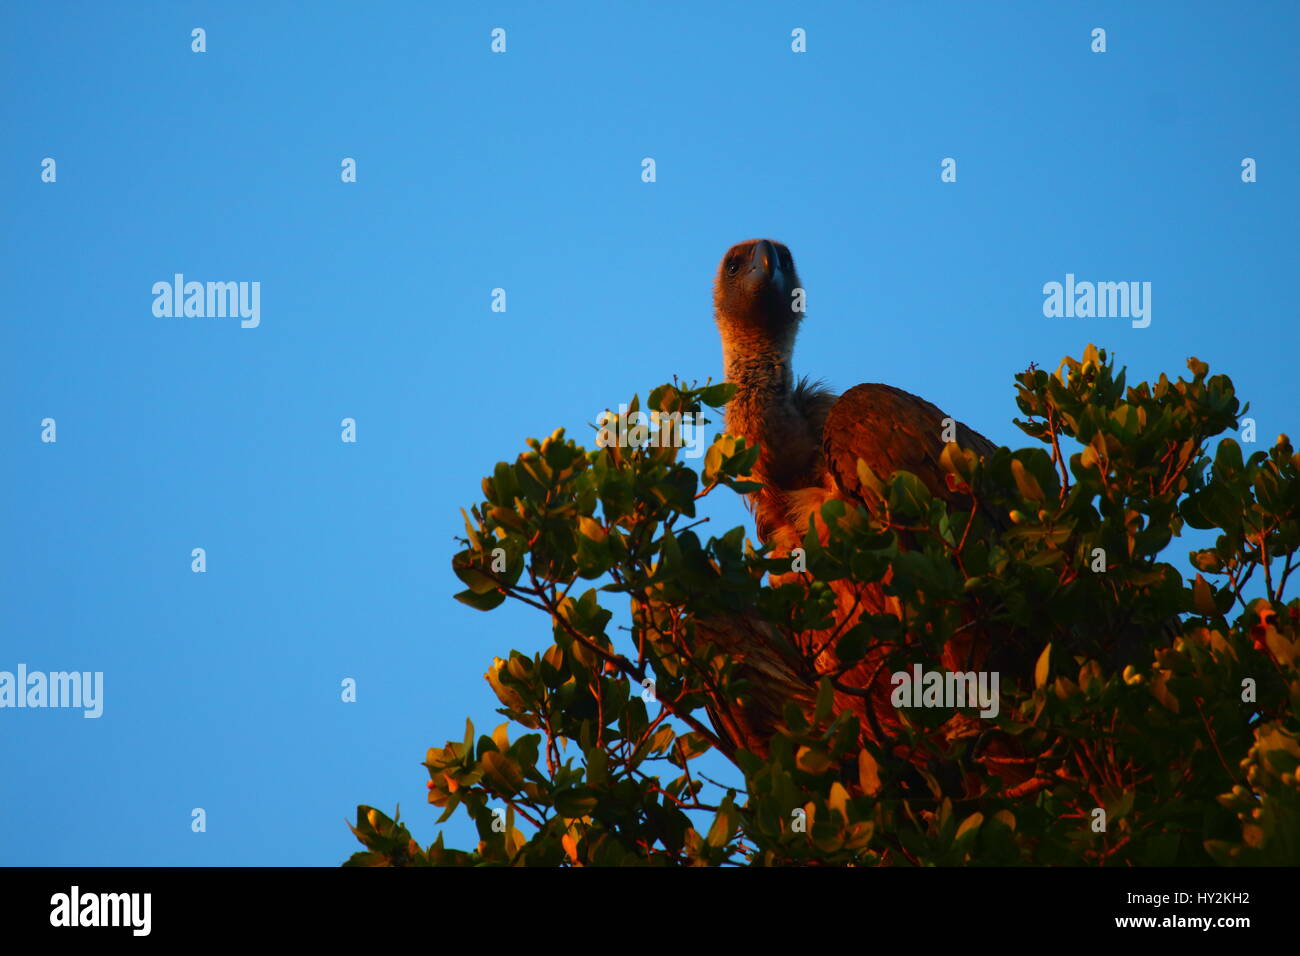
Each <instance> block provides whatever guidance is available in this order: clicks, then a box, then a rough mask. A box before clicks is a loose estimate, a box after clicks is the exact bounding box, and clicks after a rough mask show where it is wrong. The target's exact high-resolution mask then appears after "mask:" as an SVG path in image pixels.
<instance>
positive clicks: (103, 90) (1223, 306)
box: [0, 2, 1300, 865]
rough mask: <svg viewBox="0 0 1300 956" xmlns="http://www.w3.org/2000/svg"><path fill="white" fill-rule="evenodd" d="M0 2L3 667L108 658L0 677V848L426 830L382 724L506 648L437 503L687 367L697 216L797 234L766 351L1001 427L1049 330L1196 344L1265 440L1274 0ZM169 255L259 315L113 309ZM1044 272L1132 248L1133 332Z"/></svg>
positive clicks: (751, 232)
mask: <svg viewBox="0 0 1300 956" xmlns="http://www.w3.org/2000/svg"><path fill="white" fill-rule="evenodd" d="M0 17H2V21H3V22H2V27H3V28H2V29H0V80H2V83H0V104H3V119H4V126H5V129H6V135H5V138H4V145H3V148H0V190H2V191H3V192H2V195H0V209H2V210H3V217H4V229H3V232H2V233H0V237H2V238H0V242H3V243H4V250H3V253H4V254H3V262H4V270H3V292H4V302H5V318H4V321H3V323H0V355H3V360H4V366H3V370H2V371H3V374H2V375H0V383H2V384H0V389H2V395H3V401H2V402H0V440H2V441H3V445H4V449H5V452H4V455H3V456H0V480H2V486H3V488H4V492H5V493H4V494H3V497H2V498H0V501H2V502H3V503H2V504H0V508H2V509H3V528H4V531H3V535H4V537H3V542H4V543H3V549H2V550H0V602H2V606H3V611H2V612H0V670H13V669H14V668H15V667H16V666H17V665H18V664H19V663H25V664H26V665H27V666H28V667H29V668H30V669H33V670H45V671H55V670H68V669H75V670H84V671H103V672H104V673H105V710H104V715H103V717H101V718H100V719H98V720H86V719H83V718H82V717H81V715H80V713H79V712H75V711H60V710H44V711H39V710H22V711H18V710H0V766H3V767H4V768H5V769H4V772H3V773H0V811H3V812H4V815H5V818H6V819H7V820H9V821H10V826H8V827H6V829H5V834H4V836H3V838H2V839H0V863H3V864H85V865H106V864H137V865H148V864H179V865H187V864H198V865H226V864H307V865H333V864H336V863H338V862H340V861H342V860H343V859H344V858H345V857H346V856H347V855H348V854H349V853H351V852H352V851H353V850H354V849H356V844H355V842H354V841H353V839H352V837H351V835H350V834H349V833H348V832H347V830H346V828H345V826H344V820H345V818H350V817H351V815H352V813H353V808H354V807H355V805H356V804H357V803H359V802H366V803H371V804H374V805H377V806H380V807H382V808H385V809H388V810H391V809H392V807H393V805H394V804H395V803H398V802H400V803H401V804H402V809H403V815H404V817H405V818H406V819H407V820H408V822H409V823H410V824H411V826H412V828H413V832H414V833H415V834H416V835H417V836H418V837H419V838H420V839H421V840H422V841H426V842H427V841H428V840H430V839H432V838H433V836H434V834H435V828H434V826H433V819H434V817H435V815H436V812H435V811H434V810H433V809H432V808H430V807H428V806H427V804H426V803H425V802H424V798H425V789H424V781H425V779H426V776H425V774H424V771H423V768H421V767H420V766H419V762H420V761H421V760H422V759H423V756H424V752H425V750H426V748H427V747H429V746H430V745H441V744H442V743H443V742H444V741H445V740H447V739H448V738H455V739H459V737H460V736H461V735H462V733H463V727H464V719H465V717H466V716H467V715H469V716H472V717H473V718H474V720H475V723H476V726H477V727H479V728H480V729H482V730H485V731H486V730H490V728H491V727H492V726H494V725H495V724H496V723H499V722H500V719H501V718H499V717H498V716H497V715H496V714H495V713H494V712H493V708H494V706H495V704H496V701H495V698H494V697H493V695H492V693H491V691H490V689H489V688H488V686H487V684H486V682H485V681H483V680H482V679H481V675H482V674H483V672H484V670H485V669H486V667H487V665H488V664H489V662H490V661H491V659H492V657H493V656H494V655H500V656H505V655H506V653H507V652H508V651H509V650H510V649H511V648H512V647H514V648H519V649H521V650H527V651H530V652H531V651H534V650H539V649H541V648H543V647H544V646H546V645H547V644H548V643H549V628H548V626H547V624H546V622H545V621H542V620H538V619H537V618H536V617H535V615H534V614H533V613H531V612H530V613H524V611H522V610H521V611H515V610H512V609H509V608H503V609H501V610H498V611H496V612H493V613H492V614H489V615H483V614H479V613H478V612H474V611H471V610H469V609H468V608H465V607H463V606H461V605H459V604H457V603H456V602H454V601H453V600H452V598H451V594H452V593H453V592H454V591H456V590H459V584H458V582H457V581H456V580H455V579H454V577H453V575H452V574H451V573H450V570H449V559H450V556H451V554H452V553H453V551H454V550H455V546H454V544H453V541H452V538H453V536H454V535H456V534H457V533H458V532H459V531H460V518H459V514H458V509H459V507H461V506H462V505H468V504H470V503H472V502H474V501H476V500H477V499H478V495H479V480H480V478H481V476H482V475H483V474H485V473H487V472H488V471H490V470H491V467H492V465H493V464H494V463H495V462H496V461H498V460H500V459H503V458H513V456H514V455H515V454H516V453H517V452H518V451H519V450H521V449H522V447H523V440H524V438H525V437H527V436H540V435H544V434H549V433H550V432H551V430H552V429H554V428H555V427H556V426H559V425H564V426H567V427H568V428H569V429H570V430H571V431H572V432H575V433H584V434H585V433H586V429H585V426H584V423H586V422H591V421H594V419H595V416H596V415H597V414H598V413H599V412H600V411H601V410H602V409H604V408H606V407H607V406H616V405H617V403H618V402H620V401H623V400H626V399H627V398H628V397H630V395H631V394H633V393H634V392H641V393H642V394H644V393H645V391H646V390H648V389H649V388H650V387H652V386H654V385H656V384H659V383H661V382H663V381H666V380H669V379H671V377H672V376H673V375H674V374H676V375H678V376H681V377H684V378H687V379H691V378H698V379H704V378H706V377H708V376H714V377H715V378H716V377H718V376H719V374H720V350H719V346H718V342H717V335H716V331H715V329H714V326H713V323H712V318H711V302H710V283H711V279H712V274H713V272H714V270H715V268H716V266H717V263H718V261H719V259H720V258H721V256H722V254H723V252H724V251H725V250H726V248H727V247H728V246H729V245H730V244H732V243H734V242H736V241H739V240H742V239H746V238H751V237H755V236H767V237H772V238H777V239H780V240H782V241H784V242H786V243H788V244H789V245H790V247H791V249H792V250H793V252H794V255H795V258H796V260H797V262H798V265H799V270H800V273H801V276H802V279H803V283H804V285H805V287H806V288H807V290H808V319H807V321H806V323H805V326H804V330H803V333H802V337H801V340H800V346H799V348H798V350H797V352H796V358H795V367H796V371H797V372H800V373H811V374H813V375H814V376H816V377H824V378H825V379H827V381H828V382H829V383H830V384H831V385H833V386H835V387H837V388H847V387H849V386H851V385H853V384H856V383H858V382H862V381H882V382H888V383H891V384H894V385H897V386H900V387H903V388H906V389H908V390H910V391H913V392H916V393H918V394H921V395H923V396H925V397H926V398H928V399H929V400H930V401H932V402H934V403H935V404H937V405H939V406H940V407H941V408H943V409H945V410H946V411H948V412H950V413H952V414H954V415H955V416H956V417H958V418H960V419H961V420H963V421H965V422H966V423H968V424H969V425H971V426H972V427H974V428H976V429H978V430H980V431H982V432H984V433H985V434H987V435H988V436H989V437H990V438H993V439H994V440H996V441H998V442H1001V443H1010V444H1013V445H1015V446H1017V447H1018V446H1020V445H1023V444H1028V439H1026V438H1025V437H1024V436H1023V435H1021V434H1020V433H1019V432H1018V431H1017V430H1016V429H1015V428H1014V426H1012V424H1011V419H1012V417H1013V416H1014V415H1015V414H1016V412H1015V407H1014V403H1013V399H1012V395H1013V392H1012V388H1011V379H1012V375H1013V374H1014V373H1015V372H1017V371H1019V370H1021V369H1023V368H1024V367H1025V366H1027V365H1028V364H1029V362H1031V361H1036V362H1038V363H1039V364H1040V365H1045V366H1050V367H1055V365H1056V363H1057V362H1059V360H1060V358H1061V357H1062V356H1063V355H1065V354H1074V355H1077V354H1079V353H1080V352H1081V350H1082V349H1083V347H1084V345H1086V344H1087V343H1088V342H1096V343H1097V344H1098V345H1100V346H1104V347H1106V348H1109V349H1111V350H1113V351H1114V352H1115V353H1117V354H1118V356H1119V359H1120V361H1121V363H1122V364H1126V365H1127V366H1128V367H1129V370H1130V380H1135V379H1136V378H1146V377H1152V376H1155V375H1158V374H1159V372H1160V371H1162V370H1163V371H1168V372H1170V373H1171V374H1177V373H1179V372H1181V371H1183V370H1184V367H1185V366H1184V362H1185V360H1186V358H1187V357H1188V356H1190V355H1197V356H1199V357H1200V358H1202V359H1205V360H1206V361H1208V362H1210V364H1211V367H1212V369H1214V370H1216V371H1222V372H1226V373H1228V374H1230V375H1231V376H1232V377H1233V378H1234V380H1235V381H1236V383H1237V385H1238V389H1239V392H1240V393H1241V395H1242V396H1243V397H1244V398H1246V399H1248V400H1249V401H1250V402H1251V405H1252V413H1253V415H1254V417H1255V418H1256V420H1257V422H1258V427H1259V438H1260V442H1261V444H1260V445H1259V446H1257V447H1265V446H1266V444H1267V443H1268V442H1270V441H1271V440H1272V437H1273V436H1274V435H1276V433H1277V432H1279V431H1290V432H1291V433H1292V434H1293V435H1294V434H1295V432H1296V431H1297V430H1300V408H1298V406H1300V402H1298V401H1297V399H1298V398H1300V386H1297V384H1296V374H1295V362H1296V356H1297V355H1298V354H1300V350H1298V349H1297V344H1298V342H1300V332H1298V331H1297V318H1298V316H1297V305H1296V302H1297V299H1296V293H1295V288H1294V281H1295V274H1296V264H1297V253H1298V252H1300V248H1298V246H1300V243H1298V242H1297V233H1296V222H1297V221H1298V216H1297V213H1298V212H1300V203H1298V202H1297V199H1298V192H1297V190H1298V189H1300V186H1298V183H1297V179H1296V177H1295V175H1294V172H1293V169H1292V166H1293V164H1294V161H1295V157H1296V155H1298V154H1300V134H1298V132H1297V131H1298V130H1300V125H1298V124H1297V108H1296V104H1297V103H1300V71H1297V70H1296V67H1295V56H1294V46H1293V45H1294V38H1295V36H1296V35H1297V32H1298V28H1300V5H1297V4H1293V3H1282V2H1278V3H1257V4H1251V3H1245V4H1233V5H1231V6H1227V5H1209V4H1194V3H1190V4H1189V3H1166V4H1161V3H1143V4H1129V3H1123V4H1106V5H1095V4H1089V5H1082V4H1051V5H1043V4H1036V3H1022V4H1010V3H1007V4H1002V3H991V4H978V5H977V4H965V3H961V4H950V3H925V4H920V3H916V4H893V3H891V4H857V3H854V4H851V5H850V4H843V5H839V4H836V5H832V4H815V5H806V4H785V3H755V2H746V3H739V2H738V3H710V4H694V3H692V4H687V3H645V4H637V5H631V4H628V5H621V4H620V5H615V4H596V3H592V4H585V5H575V4H565V3H547V4H540V3H539V4H519V5H506V4H485V5H470V4H464V5H446V4H432V3H413V4H397V3H378V4H343V3H313V4H309V5H304V4H297V3H293V4H291V3H283V2H281V3H229V4H227V3H223V4H215V3H214V4H199V3H150V4H122V5H116V4H114V5H107V4H91V3H79V4H69V3H39V4H38V3H27V2H24V3H18V2H13V3H7V4H6V5H5V7H4V11H3V13H2V14H0ZM195 27H202V28H204V29H205V30H206V31H207V52H205V53H201V54H200V53H194V52H192V51H191V34H190V31H191V30H192V29H193V28H195ZM495 27H501V28H504V29H505V30H506V31H507V52H506V53H504V54H493V53H492V52H491V51H490V49H489V44H490V36H489V33H490V31H491V30H492V29H493V28H495ZM795 27H802V28H804V29H805V30H806V31H807V37H808V40H807V45H808V52H807V53H804V54H795V53H792V52H791V49H790V32H791V30H792V29H794V28H795ZM1094 27H1103V28H1105V29H1106V31H1107V51H1106V52H1105V53H1093V52H1091V51H1090V42H1091V40H1090V33H1091V31H1092V29H1093V28H1094ZM45 157H51V158H53V159H55V160H56V162H57V181H56V182H53V183H46V182H42V181H41V161H42V160H43V159H44V158H45ZM344 157H352V158H355V159H356V162H357V182H355V183H343V182H341V181H340V163H341V161H342V159H343V158H344ZM645 157H653V158H654V159H655V161H656V165H657V181H656V182H654V183H645V182H642V180H641V161H642V159H643V158H645ZM945 157H953V158H955V159H956V160H957V163H958V167H957V168H958V180H957V182H955V183H941V182H940V178H939V174H940V161H941V160H942V159H943V158H945ZM1244 157H1252V158H1254V159H1255V160H1256V161H1257V163H1258V181H1257V182H1255V183H1249V184H1247V183H1243V182H1242V181H1241V176H1240V171H1241V166H1240V164H1241V161H1242V159H1243V158H1244ZM178 272H179V273H184V274H185V275H186V276H187V277H188V278H190V279H197V280H201V281H207V280H212V281H258V282H260V283H261V286H260V288H261V324H260V325H259V326H258V327H257V328H252V329H245V328H241V327H240V324H239V322H238V320H234V319H229V318H225V319H209V318H194V317H190V318H184V317H182V318H174V317H173V318H159V317H156V316H154V314H153V312H152V302H153V296H152V294H151V288H152V286H153V284H154V283H155V282H157V281H160V280H170V279H171V277H172V276H173V275H174V274H175V273H178ZM1066 273H1074V274H1075V275H1076V276H1078V277H1079V278H1080V279H1092V280H1105V281H1125V280H1135V281H1149V282H1151V283H1152V289H1153V293H1152V322H1151V325H1150V327H1148V328H1145V329H1134V328H1132V327H1131V326H1130V323H1129V322H1128V321H1126V320H1123V319H1114V318H1111V319H1095V318H1094V319H1079V318H1070V319H1066V318H1051V319H1049V318H1045V317H1044V315H1043V312H1042V303H1043V294H1042V286H1043V284H1044V283H1046V282H1051V281H1062V280H1063V279H1064V277H1065V275H1066ZM497 287H501V288H504V289H506V290H507V296H508V298H507V303H508V307H507V311H506V312H504V313H495V312H492V311H491V310H490V304H491V290H492V289H493V288H497ZM47 417H52V418H54V419H55V420H56V421H57V428H58V441H57V443H55V444H47V443H43V442H42V441H41V440H40V434H41V425H40V423H41V421H42V419H44V418H47ZM345 417H352V418H354V419H355V420H356V422H357V437H358V441H357V442H356V443H355V444H344V443H343V442H341V441H340V421H341V419H343V418H345ZM1248 450H1250V449H1248ZM742 517H743V512H742V511H741V509H740V508H739V507H738V506H736V504H735V503H734V502H730V503H721V504H719V505H718V506H716V507H715V510H714V519H713V520H714V522H715V525H714V530H715V531H716V532H717V533H721V532H722V531H725V530H726V529H727V528H728V527H731V526H732V525H734V524H736V523H738V522H739V521H740V520H742ZM195 547H203V548H205V549H206V552H207V560H208V570H207V571H206V573H204V574H194V573H192V572H191V570H190V562H191V557H190V553H191V550H192V549H193V548H195ZM1185 550H1186V547H1185V546H1184V545H1182V544H1181V543H1178V542H1176V543H1175V547H1174V549H1173V557H1174V558H1175V559H1176V560H1177V561H1178V562H1179V563H1180V566H1182V564H1183V561H1182V559H1183V554H1184V552H1185ZM345 677H352V678H355V679H356V681H357V684H358V700H357V702H356V703H352V704H344V703H342V702H340V699H339V697H340V681H341V680H342V679H343V678H345ZM195 807H202V808H204V809H205V810H206V812H207V832H206V833H201V834H196V833H193V832H191V829H190V819H191V817H190V812H191V810H192V809H193V808H195ZM15 821H17V823H15ZM447 833H448V838H449V842H450V843H452V844H453V845H466V844H470V843H472V840H473V838H472V837H471V836H470V830H469V828H468V827H466V826H465V825H464V824H463V823H456V824H453V825H450V826H449V827H448V829H447Z"/></svg>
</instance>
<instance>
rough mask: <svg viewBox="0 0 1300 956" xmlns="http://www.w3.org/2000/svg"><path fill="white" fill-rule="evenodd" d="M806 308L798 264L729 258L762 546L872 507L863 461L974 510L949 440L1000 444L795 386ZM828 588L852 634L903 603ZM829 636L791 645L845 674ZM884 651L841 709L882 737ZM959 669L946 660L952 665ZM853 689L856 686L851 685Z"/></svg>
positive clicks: (730, 360) (739, 397) (723, 314)
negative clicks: (947, 464)
mask: <svg viewBox="0 0 1300 956" xmlns="http://www.w3.org/2000/svg"><path fill="white" fill-rule="evenodd" d="M803 299H804V295H803V289H802V287H801V285H800V282H799V274H798V272H797V271H796V270H795V265H794V259H793V257H792V256H791V255H790V250H789V249H788V248H786V246H784V245H783V244H781V243H779V242H774V241H772V240H770V239H751V240H749V241H747V242H742V243H739V244H737V245H735V246H732V247H731V249H729V250H728V251H727V254H726V255H725V256H723V259H722V263H721V265H720V266H719V267H718V274H717V281H716V284H715V287H714V308H715V317H716V319H717V323H718V331H719V332H720V333H721V336H722V354H723V363H724V368H725V371H726V379H727V381H728V382H730V383H732V384H734V385H735V386H736V392H735V395H734V396H733V397H732V399H731V401H730V402H728V403H727V408H726V425H727V431H728V432H729V433H731V434H733V435H740V436H743V437H744V438H745V439H746V442H747V443H748V444H750V445H752V444H754V443H758V444H759V446H760V453H759V458H758V461H757V464H756V465H755V467H754V470H753V472H752V477H753V478H754V479H755V480H756V481H759V482H761V483H762V486H763V487H762V488H761V489H760V490H758V491H755V492H752V493H751V494H750V496H749V505H750V507H751V509H752V510H753V512H754V517H755V522H756V524H757V526H758V534H759V537H760V538H761V539H762V541H763V543H764V544H768V545H772V546H773V547H774V551H773V554H774V555H776V556H780V555H783V554H788V553H789V552H790V551H791V550H792V549H794V548H796V547H798V546H799V543H800V541H801V540H802V539H803V536H804V534H805V533H806V532H807V530H808V523H809V518H810V517H812V516H816V515H818V514H819V513H820V508H821V505H822V504H824V503H825V502H827V501H829V500H831V499H834V498H839V499H841V500H843V501H844V502H845V503H846V504H847V505H848V508H849V510H850V511H852V510H853V509H854V508H855V507H856V506H858V505H864V506H869V502H868V500H867V497H866V496H865V495H864V489H863V488H862V486H861V481H860V479H859V472H858V461H859V460H861V461H863V462H864V463H865V464H866V465H867V466H868V467H869V468H870V469H871V471H872V472H873V473H875V474H876V475H877V476H879V477H880V478H881V479H888V478H889V477H890V476H891V475H892V474H893V473H894V472H896V471H908V472H911V473H912V474H914V475H916V476H917V477H918V478H919V479H920V480H921V481H922V482H923V483H924V484H925V485H926V487H927V488H928V489H929V491H930V493H931V494H932V495H934V496H935V497H937V498H942V499H944V500H945V501H947V502H948V503H949V504H950V505H951V506H953V507H955V508H962V509H965V508H968V507H969V506H970V499H969V498H968V497H966V496H965V495H964V494H963V493H962V492H960V491H954V490H953V489H952V488H950V487H949V485H948V483H947V481H946V472H945V471H944V469H943V468H942V467H941V466H940V454H941V452H942V451H943V449H944V446H945V444H946V441H945V437H952V438H955V440H956V443H957V444H958V445H959V446H960V447H962V448H963V449H966V450H969V451H973V452H975V453H976V454H979V455H981V456H986V455H990V454H992V453H993V451H994V450H995V448H996V446H994V444H993V443H992V442H990V441H989V440H988V439H987V438H985V437H984V436H982V435H980V434H979V433H977V432H975V431H972V430H971V429H969V428H967V427H966V426H965V425H962V424H960V423H957V422H954V421H952V420H951V419H947V418H946V416H945V415H944V414H943V412H941V411H940V410H939V409H938V408H936V407H935V406H934V405H931V404H930V403H929V402H927V401H925V400H924V399H922V398H918V397H917V396H915V395H912V394H910V393H908V392H905V391H903V390H902V389H899V388H895V387H893V386H890V385H881V384H868V385H858V386H856V387H854V388H851V389H849V390H848V391H847V392H845V393H844V394H843V395H839V396H837V395H835V394H834V393H833V392H831V391H829V390H828V389H826V388H824V387H822V386H821V384H820V383H812V382H810V381H809V379H807V378H802V379H798V380H796V378H795V375H794V370H793V368H792V365H791V359H792V356H793V352H794V343H795V338H796V336H797V334H798V331H799V325H800V323H801V322H802V321H803V317H804V316H803ZM796 577H798V575H794V574H790V575H783V576H779V577H775V578H774V579H773V581H774V583H781V582H782V581H783V580H790V579H793V578H796ZM833 590H834V591H835V593H836V601H837V608H838V611H837V615H836V617H837V622H836V623H837V626H849V627H851V626H852V625H853V624H854V623H855V622H856V620H857V618H859V617H860V616H862V615H863V614H875V613H893V614H896V615H897V614H898V613H899V610H898V605H897V601H896V599H894V598H891V597H890V596H889V595H888V594H887V593H886V591H885V589H884V588H881V587H880V586H879V585H867V586H862V585H854V584H853V583H852V582H844V581H841V582H834V587H833ZM833 630H834V629H829V630H827V631H817V632H811V633H805V634H802V635H798V636H796V643H798V644H799V645H800V646H801V647H802V648H803V649H804V650H805V652H807V653H808V655H809V656H810V657H813V658H815V660H814V662H813V663H814V666H815V667H816V670H817V672H818V673H823V674H825V673H836V672H837V671H838V670H842V668H839V662H838V660H837V659H836V658H835V655H834V650H833V649H832V647H831V646H830V645H831V644H832V643H833V642H832V641H829V640H827V637H828V636H829V635H830V634H832V633H833ZM814 649H816V650H814ZM883 653H884V651H883V650H882V649H879V648H877V649H875V650H874V652H873V653H872V654H869V655H868V658H867V659H864V660H863V662H862V663H861V664H859V665H858V666H857V667H855V668H853V669H850V670H848V671H847V672H845V673H843V674H842V677H841V678H840V683H838V684H837V685H836V686H837V688H839V689H837V693H836V705H837V709H842V708H851V709H853V710H855V711H856V712H858V714H859V715H860V717H861V718H862V719H863V720H864V724H865V725H873V724H874V726H876V727H877V729H878V728H879V726H880V725H881V724H894V723H895V722H896V720H897V714H896V712H893V711H892V709H891V707H890V705H889V703H888V690H889V686H888V677H889V675H888V673H885V672H882V669H881V667H880V666H879V665H880V662H881V660H882V655H883ZM952 656H953V655H952V654H947V653H946V654H945V658H951V657H952ZM957 663H958V662H957V661H956V660H949V661H948V664H949V666H953V665H956V664H957ZM855 680H856V681H857V682H858V684H857V686H856V687H854V686H851V685H852V684H853V682H854V681H855ZM882 681H883V682H884V683H883V684H882ZM867 700H871V701H872V706H871V707H870V708H868V707H867V705H866V703H865V702H866V701H867ZM873 712H874V713H873ZM873 717H874V718H875V719H874V721H873V720H872V718H873ZM874 736H879V734H876V735H874Z"/></svg>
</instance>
